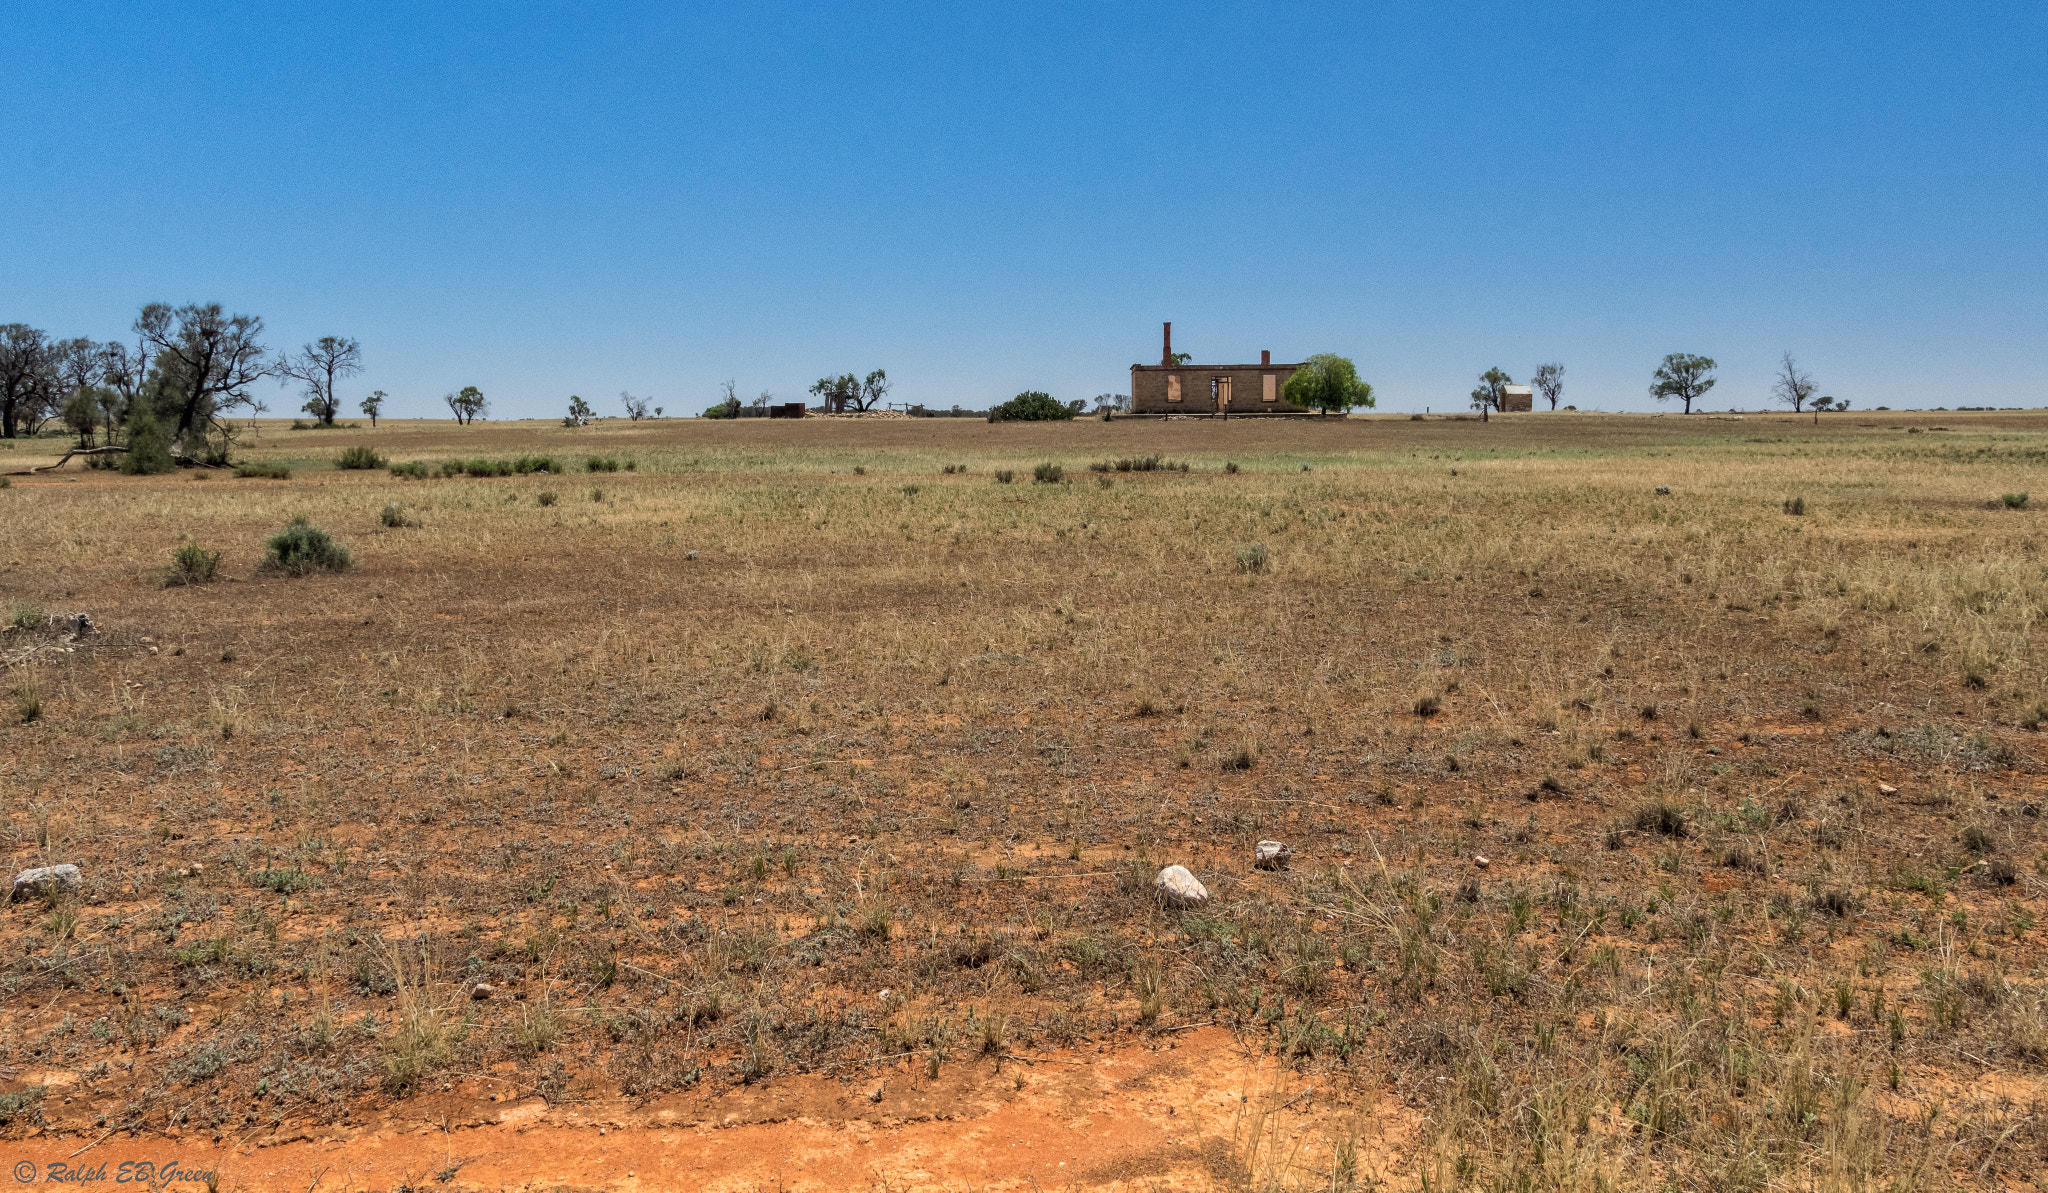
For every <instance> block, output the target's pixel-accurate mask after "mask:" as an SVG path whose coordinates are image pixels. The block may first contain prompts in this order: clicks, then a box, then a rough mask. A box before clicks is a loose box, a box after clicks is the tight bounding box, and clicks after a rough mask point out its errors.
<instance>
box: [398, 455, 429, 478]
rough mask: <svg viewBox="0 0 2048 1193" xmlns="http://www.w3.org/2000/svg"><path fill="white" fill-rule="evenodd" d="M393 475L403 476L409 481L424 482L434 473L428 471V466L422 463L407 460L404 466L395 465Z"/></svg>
mask: <svg viewBox="0 0 2048 1193" xmlns="http://www.w3.org/2000/svg"><path fill="white" fill-rule="evenodd" d="M391 475H393V476H402V477H405V478H406V479H408V480H416V481H423V480H425V479H427V477H429V476H431V475H432V473H431V472H430V471H429V470H428V468H427V466H426V465H425V464H423V463H421V462H420V461H418V460H407V461H406V462H405V463H403V464H393V465H392V466H391Z"/></svg>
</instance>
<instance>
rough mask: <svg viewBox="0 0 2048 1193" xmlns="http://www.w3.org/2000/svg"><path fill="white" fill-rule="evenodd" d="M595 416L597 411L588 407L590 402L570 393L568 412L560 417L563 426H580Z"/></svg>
mask: <svg viewBox="0 0 2048 1193" xmlns="http://www.w3.org/2000/svg"><path fill="white" fill-rule="evenodd" d="M596 417H597V411H595V410H592V409H591V408H590V403H588V402H586V401H584V400H583V399H582V397H580V396H579V395H577V394H570V395H569V413H568V414H566V415H564V416H563V417H562V425H563V426H565V427H580V426H584V425H586V424H587V423H589V422H590V420H591V419H593V418H596Z"/></svg>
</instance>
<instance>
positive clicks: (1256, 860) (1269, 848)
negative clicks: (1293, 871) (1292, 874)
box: [1252, 841, 1294, 870]
mask: <svg viewBox="0 0 2048 1193" xmlns="http://www.w3.org/2000/svg"><path fill="white" fill-rule="evenodd" d="M1293 860H1294V851H1293V850H1292V849H1289V848H1287V846H1285V845H1283V844H1281V843H1280V842H1278V841H1261V842H1259V843H1258V844H1257V845H1255V846H1253V847H1252V865H1254V866H1256V867H1258V868H1259V869H1261V870H1285V869H1286V868H1287V864H1288V863H1289V862H1291V861H1293Z"/></svg>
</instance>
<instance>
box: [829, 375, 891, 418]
mask: <svg viewBox="0 0 2048 1193" xmlns="http://www.w3.org/2000/svg"><path fill="white" fill-rule="evenodd" d="M890 388H891V382H890V381H889V374H888V373H886V372H884V371H883V370H881V369H876V370H875V371H874V372H872V373H869V374H868V375H867V379H866V380H862V379H861V378H859V377H856V376H854V375H853V374H852V373H841V374H840V375H839V376H837V377H820V378H818V383H817V384H816V385H813V386H811V394H812V395H813V396H814V397H817V398H819V399H821V400H822V401H823V402H824V404H825V409H826V410H827V411H828V412H832V413H838V412H840V411H844V410H872V409H874V408H875V405H876V404H877V403H879V402H880V401H881V400H882V399H883V398H885V397H887V396H888V395H889V390H890Z"/></svg>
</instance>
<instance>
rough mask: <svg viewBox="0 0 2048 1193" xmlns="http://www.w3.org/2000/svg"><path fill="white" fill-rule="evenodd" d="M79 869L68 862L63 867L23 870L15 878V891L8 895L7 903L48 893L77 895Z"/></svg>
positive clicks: (39, 867)
mask: <svg viewBox="0 0 2048 1193" xmlns="http://www.w3.org/2000/svg"><path fill="white" fill-rule="evenodd" d="M79 878H80V876H79V873H78V867H77V866H74V865H72V864H70V863H69V862H66V863H65V864H63V865H61V866H37V867H36V868H35V869H33V870H23V871H22V872H21V873H19V874H16V875H15V876H14V889H13V890H12V891H10V892H9V893H8V896H7V901H8V902H9V903H12V902H14V901H15V900H16V899H32V898H35V897H36V896H38V895H42V894H45V893H46V892H47V893H52V894H60V895H70V894H76V893H77V891H78V883H79Z"/></svg>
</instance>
